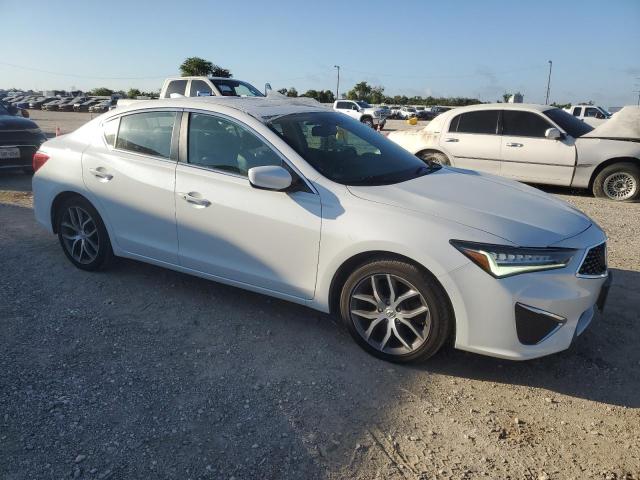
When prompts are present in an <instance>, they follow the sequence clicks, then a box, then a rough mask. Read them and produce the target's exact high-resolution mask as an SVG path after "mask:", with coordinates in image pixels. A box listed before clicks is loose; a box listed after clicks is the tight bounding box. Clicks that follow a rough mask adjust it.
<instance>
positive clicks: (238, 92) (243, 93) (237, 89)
mask: <svg viewBox="0 0 640 480" xmlns="http://www.w3.org/2000/svg"><path fill="white" fill-rule="evenodd" d="M211 82H213V84H214V85H215V86H216V88H217V89H218V90H219V91H220V94H221V95H223V96H225V97H264V95H263V94H262V92H260V90H258V89H257V88H256V87H254V86H253V85H250V84H248V83H247V82H241V81H240V80H231V79H224V80H220V79H211Z"/></svg>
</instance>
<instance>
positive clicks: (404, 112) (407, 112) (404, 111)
mask: <svg viewBox="0 0 640 480" xmlns="http://www.w3.org/2000/svg"><path fill="white" fill-rule="evenodd" d="M417 116H418V112H417V111H416V109H415V108H414V107H402V108H401V109H400V110H399V111H398V117H399V118H401V119H403V120H407V119H409V118H413V117H417Z"/></svg>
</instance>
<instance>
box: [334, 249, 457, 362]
mask: <svg viewBox="0 0 640 480" xmlns="http://www.w3.org/2000/svg"><path fill="white" fill-rule="evenodd" d="M340 313H341V316H342V319H343V321H344V322H345V324H346V326H347V328H348V330H349V332H350V333H351V335H352V337H353V338H354V339H355V340H356V342H358V344H359V345H360V346H362V347H363V348H364V349H365V350H367V351H368V352H369V353H371V354H373V355H375V356H376V357H379V358H382V359H385V360H389V361H392V362H403V363H404V362H413V361H419V360H425V359H427V358H429V357H431V356H432V355H434V354H435V353H436V352H437V351H438V350H439V349H440V347H441V346H442V345H443V343H444V342H445V340H446V339H447V337H448V336H449V334H450V332H451V330H452V325H453V320H452V318H451V315H450V313H449V308H448V303H447V299H446V295H445V293H444V292H443V290H442V288H441V287H440V285H439V284H437V282H436V281H435V280H434V279H433V278H432V277H431V276H430V275H428V274H425V273H424V272H422V271H421V270H419V269H418V268H417V267H416V266H415V265H412V264H410V263H406V262H402V261H398V260H391V259H387V260H385V259H381V260H375V261H371V262H369V263H366V264H364V265H362V266H360V267H359V268H357V269H356V270H355V271H354V272H353V273H352V274H351V275H350V276H349V277H348V278H347V281H346V282H345V284H344V286H343V288H342V293H341V297H340Z"/></svg>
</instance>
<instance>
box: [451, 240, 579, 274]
mask: <svg viewBox="0 0 640 480" xmlns="http://www.w3.org/2000/svg"><path fill="white" fill-rule="evenodd" d="M450 243H451V245H453V246H454V247H455V248H457V249H458V250H459V251H460V252H461V253H462V254H463V255H465V256H466V257H468V258H469V259H470V260H471V261H472V262H473V263H475V264H476V265H478V266H479V267H480V268H481V269H483V270H484V271H485V272H487V273H488V274H489V275H492V276H493V277H496V278H504V277H509V276H511V275H518V274H520V273H526V272H537V271H541V270H553V269H555V268H563V267H566V266H567V265H568V264H569V262H570V261H571V259H572V258H573V256H574V255H575V254H576V252H577V250H574V249H572V248H526V247H524V248H521V247H510V246H507V245H491V244H485V243H476V242H464V241H461V240H451V242H450Z"/></svg>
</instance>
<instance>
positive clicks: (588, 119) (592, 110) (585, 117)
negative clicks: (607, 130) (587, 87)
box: [564, 105, 611, 127]
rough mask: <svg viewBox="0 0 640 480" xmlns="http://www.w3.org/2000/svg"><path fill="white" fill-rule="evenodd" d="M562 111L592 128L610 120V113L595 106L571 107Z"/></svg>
mask: <svg viewBox="0 0 640 480" xmlns="http://www.w3.org/2000/svg"><path fill="white" fill-rule="evenodd" d="M564 110H565V111H566V112H568V113H570V114H571V115H573V116H574V117H576V118H579V119H580V120H582V121H583V122H585V123H588V124H589V125H591V126H592V127H597V126H598V125H601V124H602V123H604V122H606V121H607V120H609V119H610V118H611V113H609V112H608V111H607V110H605V109H604V108H602V107H597V106H595V105H572V106H571V107H567V108H565V109H564Z"/></svg>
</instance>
